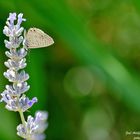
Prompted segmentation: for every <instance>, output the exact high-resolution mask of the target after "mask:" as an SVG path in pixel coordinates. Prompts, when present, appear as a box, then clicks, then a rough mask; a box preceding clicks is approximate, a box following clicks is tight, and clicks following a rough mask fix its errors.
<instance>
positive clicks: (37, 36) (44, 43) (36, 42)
mask: <svg viewBox="0 0 140 140" xmlns="http://www.w3.org/2000/svg"><path fill="white" fill-rule="evenodd" d="M26 41H27V43H26V44H27V46H28V48H42V47H48V46H50V45H52V44H53V43H54V41H53V39H52V38H51V37H50V36H49V35H47V34H46V33H44V32H43V31H42V30H40V29H38V28H30V29H29V30H28V32H27V33H26Z"/></svg>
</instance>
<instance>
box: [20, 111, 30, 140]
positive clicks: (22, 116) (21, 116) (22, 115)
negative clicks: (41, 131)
mask: <svg viewBox="0 0 140 140" xmlns="http://www.w3.org/2000/svg"><path fill="white" fill-rule="evenodd" d="M19 114H20V118H21V121H22V124H23V125H24V127H25V126H26V124H25V118H24V114H23V112H22V111H19ZM26 140H30V138H27V139H26Z"/></svg>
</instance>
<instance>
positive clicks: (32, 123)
mask: <svg viewBox="0 0 140 140" xmlns="http://www.w3.org/2000/svg"><path fill="white" fill-rule="evenodd" d="M47 119H48V113H47V112H44V111H38V112H36V114H35V118H33V117H32V116H28V119H27V122H26V124H25V125H23V124H20V125H18V126H17V131H18V132H17V134H18V135H19V136H21V137H22V138H24V139H26V138H29V139H30V140H44V139H45V135H44V134H43V132H44V131H45V129H46V128H47V127H48V123H46V121H47Z"/></svg>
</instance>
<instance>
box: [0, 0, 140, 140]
mask: <svg viewBox="0 0 140 140" xmlns="http://www.w3.org/2000/svg"><path fill="white" fill-rule="evenodd" d="M9 12H17V13H20V12H22V13H24V17H25V18H26V19H27V21H26V23H23V26H24V27H25V28H26V29H29V28H30V27H38V28H40V29H42V30H44V31H45V32H47V33H48V34H49V35H51V36H52V37H53V38H54V41H55V44H54V45H53V46H51V47H48V48H42V49H33V50H30V51H29V53H28V56H27V63H28V66H27V69H26V71H27V72H28V73H29V75H30V80H29V81H28V82H29V84H30V85H31V89H30V91H29V92H28V93H27V95H28V96H29V97H34V96H36V97H37V98H38V100H39V101H38V103H37V104H35V105H34V106H33V107H32V108H31V109H30V111H29V112H27V113H26V114H25V115H26V116H27V115H29V114H31V115H34V113H35V111H36V110H47V111H48V112H49V120H48V121H49V127H48V129H47V131H46V134H47V140H132V139H133V138H134V135H126V132H127V131H129V132H135V131H140V1H139V0H0V42H1V43H0V44H1V45H0V63H1V65H0V91H1V92H2V91H3V90H4V88H5V85H6V84H8V81H7V80H6V79H5V78H4V76H3V72H4V71H6V67H5V66H4V64H3V63H4V61H6V60H7V58H6V57H5V54H4V52H5V50H6V49H5V47H4V43H3V40H4V39H5V36H4V35H3V34H2V30H3V27H4V25H5V21H6V18H7V17H8V15H9ZM19 123H20V119H19V114H17V113H15V112H9V111H7V110H6V109H4V104H0V140H20V138H19V137H18V136H17V135H16V126H17V125H18V124H19ZM137 136H139V137H140V135H137Z"/></svg>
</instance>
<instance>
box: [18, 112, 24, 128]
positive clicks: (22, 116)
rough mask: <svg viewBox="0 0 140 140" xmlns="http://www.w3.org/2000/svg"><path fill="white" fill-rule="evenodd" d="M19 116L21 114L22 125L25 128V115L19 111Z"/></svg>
mask: <svg viewBox="0 0 140 140" xmlns="http://www.w3.org/2000/svg"><path fill="white" fill-rule="evenodd" d="M19 114H20V118H21V121H22V124H23V125H24V126H25V118H24V114H23V112H22V111H19Z"/></svg>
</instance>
